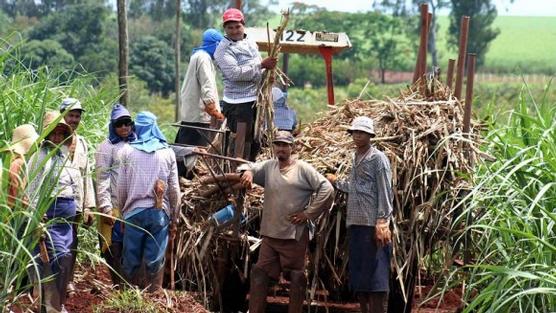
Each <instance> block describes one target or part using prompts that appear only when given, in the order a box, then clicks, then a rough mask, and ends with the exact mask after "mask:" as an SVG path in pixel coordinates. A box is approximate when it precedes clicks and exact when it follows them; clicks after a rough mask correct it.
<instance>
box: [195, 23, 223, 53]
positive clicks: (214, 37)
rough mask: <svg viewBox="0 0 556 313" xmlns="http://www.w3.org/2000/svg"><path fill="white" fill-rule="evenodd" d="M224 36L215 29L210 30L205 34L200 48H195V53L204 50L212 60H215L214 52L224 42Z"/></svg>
mask: <svg viewBox="0 0 556 313" xmlns="http://www.w3.org/2000/svg"><path fill="white" fill-rule="evenodd" d="M222 38H223V37H222V34H220V32H218V31H217V30H216V29H214V28H209V29H207V30H205V32H204V33H203V44H202V45H201V46H200V47H197V48H194V49H193V53H195V52H197V51H200V50H204V51H206V52H207V53H208V54H209V55H210V57H211V58H213V59H214V51H215V50H216V47H217V46H218V44H219V43H220V41H221V40H222Z"/></svg>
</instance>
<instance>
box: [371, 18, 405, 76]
mask: <svg viewBox="0 0 556 313" xmlns="http://www.w3.org/2000/svg"><path fill="white" fill-rule="evenodd" d="M373 15H374V18H373V19H372V20H370V22H371V23H370V25H369V28H368V29H372V30H373V32H374V34H373V36H369V41H370V49H369V51H368V53H370V54H371V55H373V56H374V57H375V58H376V60H377V61H378V68H379V70H380V81H381V82H382V83H385V72H386V70H387V69H399V68H401V67H403V65H404V62H407V60H410V59H412V58H411V56H412V51H413V49H411V44H410V40H409V38H408V37H407V35H406V34H405V32H404V31H403V29H404V27H403V23H404V21H403V20H402V19H400V18H398V17H395V16H389V15H383V14H379V13H373Z"/></svg>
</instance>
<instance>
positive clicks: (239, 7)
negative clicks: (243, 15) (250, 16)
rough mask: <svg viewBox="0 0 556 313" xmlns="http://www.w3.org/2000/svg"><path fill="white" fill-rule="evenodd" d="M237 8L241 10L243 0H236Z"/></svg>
mask: <svg viewBox="0 0 556 313" xmlns="http://www.w3.org/2000/svg"><path fill="white" fill-rule="evenodd" d="M236 9H238V10H241V0H236Z"/></svg>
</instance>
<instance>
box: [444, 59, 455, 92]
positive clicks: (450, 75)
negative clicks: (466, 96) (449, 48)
mask: <svg viewBox="0 0 556 313" xmlns="http://www.w3.org/2000/svg"><path fill="white" fill-rule="evenodd" d="M454 65H456V60H454V59H449V60H448V72H447V73H446V86H448V88H450V89H452V81H453V79H454Z"/></svg>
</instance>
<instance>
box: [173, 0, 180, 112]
mask: <svg viewBox="0 0 556 313" xmlns="http://www.w3.org/2000/svg"><path fill="white" fill-rule="evenodd" d="M180 18H181V0H176V60H175V61H176V84H175V88H176V111H175V118H174V121H176V122H177V121H178V120H179V118H180V106H181V105H180V45H181V35H180V30H181V27H180V26H181V23H180Z"/></svg>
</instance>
